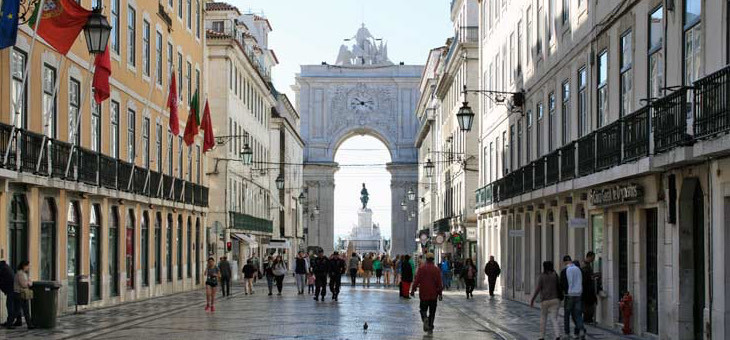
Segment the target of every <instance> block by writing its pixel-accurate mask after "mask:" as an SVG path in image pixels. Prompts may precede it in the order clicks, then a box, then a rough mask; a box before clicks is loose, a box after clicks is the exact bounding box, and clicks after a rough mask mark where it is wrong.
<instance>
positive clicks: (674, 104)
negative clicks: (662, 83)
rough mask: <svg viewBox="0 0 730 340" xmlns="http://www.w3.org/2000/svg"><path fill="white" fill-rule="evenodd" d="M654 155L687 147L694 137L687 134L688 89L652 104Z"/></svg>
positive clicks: (680, 90)
mask: <svg viewBox="0 0 730 340" xmlns="http://www.w3.org/2000/svg"><path fill="white" fill-rule="evenodd" d="M651 107H652V111H653V117H652V118H653V127H654V153H655V154H658V153H662V152H667V151H669V150H671V149H673V148H675V147H678V146H681V145H686V144H687V143H689V142H691V140H692V137H691V136H689V135H688V134H687V109H688V108H689V106H688V104H687V88H686V87H683V88H681V89H679V90H677V91H674V92H672V93H671V94H669V95H668V96H665V97H663V98H660V99H657V100H655V101H654V102H653V103H652V104H651Z"/></svg>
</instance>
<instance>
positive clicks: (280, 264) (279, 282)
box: [271, 255, 289, 295]
mask: <svg viewBox="0 0 730 340" xmlns="http://www.w3.org/2000/svg"><path fill="white" fill-rule="evenodd" d="M271 271H272V272H273V274H274V281H276V290H277V291H278V294H277V295H281V289H282V288H284V276H285V275H286V272H287V271H289V270H288V269H287V268H286V264H285V263H284V260H282V258H281V255H279V256H277V257H276V258H275V259H274V265H273V266H272V268H271Z"/></svg>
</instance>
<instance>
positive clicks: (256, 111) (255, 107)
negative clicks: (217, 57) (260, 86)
mask: <svg viewBox="0 0 730 340" xmlns="http://www.w3.org/2000/svg"><path fill="white" fill-rule="evenodd" d="M228 89H229V90H230V91H232V92H233V93H234V94H235V96H236V97H238V99H239V100H242V101H243V103H244V104H245V105H246V107H247V108H248V111H249V112H251V114H252V115H253V116H254V117H255V118H256V120H258V122H259V123H261V124H262V125H264V126H267V125H268V123H267V120H268V119H267V113H268V111H269V108H268V105H267V104H266V99H265V97H264V95H262V94H261V93H259V91H258V90H257V89H256V86H255V85H254V81H253V80H251V79H249V78H248V77H247V76H246V71H245V70H244V68H243V67H239V66H238V65H236V64H235V63H234V64H233V65H231V62H230V61H228Z"/></svg>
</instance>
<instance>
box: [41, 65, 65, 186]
mask: <svg viewBox="0 0 730 340" xmlns="http://www.w3.org/2000/svg"><path fill="white" fill-rule="evenodd" d="M66 59H67V57H66V56H61V60H59V61H58V66H56V70H58V71H57V73H56V80H55V84H53V98H52V99H51V100H52V102H53V104H54V105H55V103H56V98H57V96H58V88H59V87H60V84H61V77H60V76H61V74H62V73H63V72H62V70H63V67H65V66H66V65H65V63H66ZM42 83H43V81H42V80H41V84H42ZM42 86H43V85H41V87H42ZM41 106H43V103H41ZM50 116H51V110H48V111H47V112H44V114H43V122H44V123H45V124H44V125H43V128H44V131H43V142H42V143H41V152H40V153H39V154H38V162H37V163H36V167H35V171H36V173H37V172H39V171H40V168H41V160H42V159H43V150H45V149H46V141H47V140H48V135H49V134H50V131H49V134H47V133H45V128H47V127H48V123H49V121H50V119H49V117H50ZM46 153H48V151H46Z"/></svg>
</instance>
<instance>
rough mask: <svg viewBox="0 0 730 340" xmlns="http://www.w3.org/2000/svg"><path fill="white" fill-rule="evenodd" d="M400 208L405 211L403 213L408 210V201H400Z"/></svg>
mask: <svg viewBox="0 0 730 340" xmlns="http://www.w3.org/2000/svg"><path fill="white" fill-rule="evenodd" d="M400 208H401V209H403V211H406V210H408V205H406V201H400Z"/></svg>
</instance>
